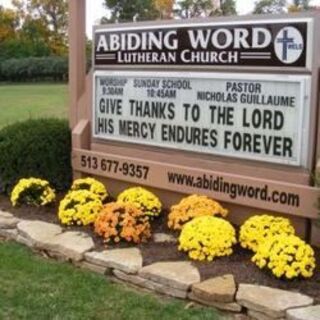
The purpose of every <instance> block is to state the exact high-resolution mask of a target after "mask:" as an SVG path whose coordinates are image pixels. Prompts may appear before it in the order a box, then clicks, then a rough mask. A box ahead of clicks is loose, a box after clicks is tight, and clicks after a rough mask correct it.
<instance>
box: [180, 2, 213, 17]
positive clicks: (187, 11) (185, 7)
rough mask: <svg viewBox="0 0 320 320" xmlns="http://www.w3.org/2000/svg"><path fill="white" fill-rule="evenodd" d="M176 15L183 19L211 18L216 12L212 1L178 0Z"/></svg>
mask: <svg viewBox="0 0 320 320" xmlns="http://www.w3.org/2000/svg"><path fill="white" fill-rule="evenodd" d="M176 6H177V9H176V10H175V13H176V15H177V16H178V17H180V18H182V19H189V18H197V17H209V16H211V15H212V13H213V11H214V9H215V8H214V6H213V3H212V1H211V0H178V1H177V3H176Z"/></svg>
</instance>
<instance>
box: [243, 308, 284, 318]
mask: <svg viewBox="0 0 320 320" xmlns="http://www.w3.org/2000/svg"><path fill="white" fill-rule="evenodd" d="M248 316H249V317H250V319H254V320H275V319H276V320H285V318H282V317H281V318H271V317H269V316H267V315H266V314H264V313H261V312H258V311H254V310H248Z"/></svg>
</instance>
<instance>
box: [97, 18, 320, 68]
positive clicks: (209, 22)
mask: <svg viewBox="0 0 320 320" xmlns="http://www.w3.org/2000/svg"><path fill="white" fill-rule="evenodd" d="M247 17H250V16H247ZM247 17H243V16H236V17H233V20H232V21H230V20H228V17H219V18H215V19H214V20H213V19H212V18H211V19H210V18H203V19H191V20H190V21H192V22H191V23H186V22H185V21H184V20H168V21H165V24H164V23H163V21H161V22H158V21H157V22H154V21H152V22H139V23H136V24H134V25H133V24H132V23H119V24H116V25H103V26H94V27H93V38H92V39H93V50H92V61H93V66H94V70H98V69H99V70H104V69H120V70H121V69H133V68H134V69H137V68H138V69H163V68H165V69H166V68H169V67H170V69H172V68H177V69H191V70H201V69H202V70H203V69H205V70H208V69H209V70H215V69H223V70H224V69H228V68H230V67H232V68H233V69H234V70H238V71H241V70H244V69H245V70H248V71H256V70H259V71H264V72H268V71H270V72H272V71H279V67H275V66H271V67H268V66H239V65H232V64H230V65H212V66H210V65H192V64H190V65H188V64H185V65H177V64H165V63H164V64H161V65H156V64H152V65H144V64H138V65H129V64H128V65H127V64H114V65H112V64H110V65H104V66H97V65H95V56H96V54H95V47H96V44H95V35H96V33H102V32H112V31H130V30H136V31H137V30H154V29H159V28H161V29H169V28H174V27H176V28H184V27H190V26H191V27H195V28H197V27H202V26H203V27H206V26H213V27H214V26H221V27H223V26H233V25H242V26H247V25H252V24H262V25H263V24H272V23H273V24H282V23H301V22H304V23H306V24H307V28H308V30H307V39H306V40H307V46H306V65H305V67H295V66H290V65H289V66H286V67H281V69H282V70H283V71H284V72H298V73H300V72H310V71H312V66H313V62H314V56H313V52H314V50H313V49H314V48H313V47H314V45H313V42H314V38H315V24H314V20H313V19H312V17H310V16H308V15H305V16H303V17H299V16H297V17H295V18H288V16H286V18H284V19H280V18H281V15H280V16H279V17H276V18H274V19H270V18H265V17H264V16H263V15H262V16H254V17H255V19H252V20H248V19H247Z"/></svg>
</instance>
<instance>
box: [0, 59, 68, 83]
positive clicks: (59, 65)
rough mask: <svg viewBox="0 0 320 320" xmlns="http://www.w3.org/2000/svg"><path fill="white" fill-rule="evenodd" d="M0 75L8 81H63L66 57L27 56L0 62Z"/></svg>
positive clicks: (66, 73) (66, 68) (66, 70)
mask: <svg viewBox="0 0 320 320" xmlns="http://www.w3.org/2000/svg"><path fill="white" fill-rule="evenodd" d="M0 69H1V76H2V78H4V79H6V80H8V81H38V80H54V81H63V80H66V79H67V78H68V58H67V57H41V58H37V57H29V58H20V59H9V60H5V61H3V62H2V63H1V67H0Z"/></svg>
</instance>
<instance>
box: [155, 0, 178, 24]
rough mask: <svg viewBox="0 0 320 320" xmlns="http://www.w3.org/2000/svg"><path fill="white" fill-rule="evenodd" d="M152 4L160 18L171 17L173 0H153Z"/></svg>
mask: <svg viewBox="0 0 320 320" xmlns="http://www.w3.org/2000/svg"><path fill="white" fill-rule="evenodd" d="M153 4H154V7H155V9H156V10H157V13H158V18H160V19H170V18H172V13H173V5H174V0H153Z"/></svg>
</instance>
